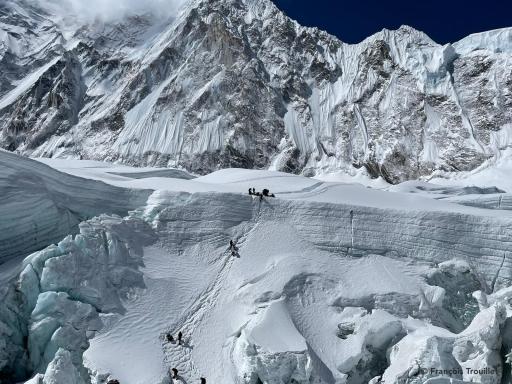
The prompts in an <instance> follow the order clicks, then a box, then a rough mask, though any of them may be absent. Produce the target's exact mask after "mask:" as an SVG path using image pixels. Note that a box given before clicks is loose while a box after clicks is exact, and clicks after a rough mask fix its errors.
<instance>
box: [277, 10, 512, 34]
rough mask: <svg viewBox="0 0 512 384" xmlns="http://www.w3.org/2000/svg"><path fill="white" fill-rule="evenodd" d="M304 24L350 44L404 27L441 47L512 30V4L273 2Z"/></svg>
mask: <svg viewBox="0 0 512 384" xmlns="http://www.w3.org/2000/svg"><path fill="white" fill-rule="evenodd" d="M273 1H274V3H276V5H277V6H278V7H279V8H281V9H282V10H283V11H284V12H285V13H286V14H287V15H288V16H290V17H291V18H293V19H295V20H297V21H298V22H299V23H301V24H303V25H307V26H310V27H319V28H320V29H323V30H326V31H327V32H329V33H331V34H333V35H336V36H338V37H339V38H340V39H341V40H342V41H344V42H346V43H357V42H359V41H361V40H363V39H364V38H365V37H368V36H369V35H371V34H373V33H375V32H378V31H380V30H381V29H382V28H388V29H396V28H398V27H400V25H402V24H407V25H410V26H412V27H414V28H416V29H419V30H421V31H423V32H426V33H427V34H428V35H429V36H430V37H431V38H432V39H434V40H435V41H437V42H438V43H448V42H455V41H457V40H459V39H461V38H462V37H465V36H467V35H469V34H471V33H475V32H481V31H486V30H490V29H496V28H503V27H512V0H480V1H476V0H468V1H461V0H454V1H450V0H387V1H386V0H383V1H379V0H348V1H347V0H273Z"/></svg>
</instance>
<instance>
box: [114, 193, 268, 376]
mask: <svg viewBox="0 0 512 384" xmlns="http://www.w3.org/2000/svg"><path fill="white" fill-rule="evenodd" d="M249 195H251V196H257V197H259V198H260V200H263V198H264V197H276V196H275V195H274V194H273V193H270V191H269V190H268V189H267V188H265V189H263V190H262V191H261V192H256V189H255V188H249ZM229 251H230V252H231V256H233V257H240V255H239V253H238V247H237V246H236V243H235V241H233V240H230V241H229ZM165 339H166V341H167V342H168V343H175V342H176V340H175V339H174V336H173V335H172V334H171V333H167V334H166V335H165ZM178 345H184V343H183V333H182V332H181V331H180V332H178ZM169 375H170V376H171V381H172V382H174V380H175V379H176V380H179V379H180V376H179V372H178V369H177V368H172V369H170V371H169ZM200 383H201V384H206V379H205V378H204V377H201V378H200ZM107 384H120V383H119V380H115V379H113V380H109V381H108V382H107Z"/></svg>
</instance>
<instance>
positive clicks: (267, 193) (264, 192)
mask: <svg viewBox="0 0 512 384" xmlns="http://www.w3.org/2000/svg"><path fill="white" fill-rule="evenodd" d="M263 196H265V197H276V195H274V194H273V193H270V191H269V190H268V189H266V188H265V189H264V190H263Z"/></svg>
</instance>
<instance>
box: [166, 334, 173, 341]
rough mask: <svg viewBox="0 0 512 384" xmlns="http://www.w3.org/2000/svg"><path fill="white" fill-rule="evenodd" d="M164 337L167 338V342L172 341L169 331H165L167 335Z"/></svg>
mask: <svg viewBox="0 0 512 384" xmlns="http://www.w3.org/2000/svg"><path fill="white" fill-rule="evenodd" d="M165 338H166V339H167V342H169V343H174V337H173V336H172V335H171V334H170V333H167V335H165Z"/></svg>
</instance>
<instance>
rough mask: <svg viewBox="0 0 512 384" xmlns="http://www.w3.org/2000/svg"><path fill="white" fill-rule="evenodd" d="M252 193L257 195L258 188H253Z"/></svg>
mask: <svg viewBox="0 0 512 384" xmlns="http://www.w3.org/2000/svg"><path fill="white" fill-rule="evenodd" d="M252 194H253V195H255V194H256V188H254V187H253V188H252Z"/></svg>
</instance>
